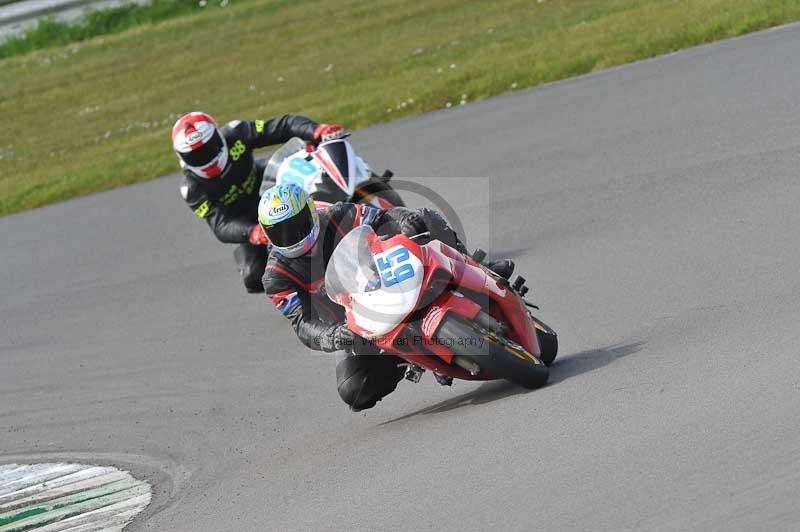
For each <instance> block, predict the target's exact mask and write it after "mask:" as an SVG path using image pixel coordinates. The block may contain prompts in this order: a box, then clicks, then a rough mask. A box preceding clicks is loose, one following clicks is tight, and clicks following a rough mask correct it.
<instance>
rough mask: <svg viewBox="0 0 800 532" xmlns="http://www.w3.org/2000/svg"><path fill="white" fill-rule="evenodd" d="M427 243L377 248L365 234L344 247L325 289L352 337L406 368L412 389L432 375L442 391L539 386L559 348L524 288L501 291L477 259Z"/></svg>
mask: <svg viewBox="0 0 800 532" xmlns="http://www.w3.org/2000/svg"><path fill="white" fill-rule="evenodd" d="M427 236H429V235H418V236H416V237H413V238H409V237H406V236H404V235H397V236H393V237H390V238H381V237H379V236H378V235H377V234H375V232H374V231H373V230H372V228H371V227H369V226H366V225H365V226H361V227H358V228H356V229H355V230H353V231H351V232H350V233H349V234H348V235H347V236H346V237H345V238H343V239H342V241H341V242H340V243H339V245H338V246H337V247H336V249H335V250H334V252H333V255H332V256H331V259H330V261H329V263H328V266H327V268H326V271H325V288H326V291H327V293H328V297H329V298H330V299H331V300H332V301H333V302H335V303H337V304H339V305H341V306H343V307H344V309H345V312H346V316H347V325H348V327H349V328H350V329H351V330H353V331H354V332H355V333H357V334H359V335H360V336H362V337H363V338H366V339H368V340H369V341H370V342H371V343H373V344H374V345H375V346H376V347H378V348H380V349H382V350H383V351H384V352H386V353H390V354H393V355H396V356H398V357H400V358H402V359H404V360H405V361H407V362H408V363H409V366H408V369H407V372H406V378H408V379H409V380H411V381H413V382H418V381H419V379H420V378H421V376H422V374H423V373H424V371H425V370H430V371H432V372H433V373H434V376H435V377H436V380H437V381H438V382H440V383H441V384H445V385H450V384H452V381H453V378H458V379H466V380H489V379H506V380H509V381H511V382H514V383H516V384H519V385H521V386H524V387H526V388H537V387H539V386H542V385H544V384H545V383H546V382H547V379H548V376H549V370H548V368H547V366H548V365H549V364H550V363H551V362H553V360H554V359H555V357H556V353H557V351H558V338H557V336H556V333H555V332H554V331H553V330H552V329H551V328H550V327H548V326H547V325H545V324H544V323H543V322H541V321H540V320H538V319H537V318H536V317H534V316H533V314H532V313H531V312H530V310H529V308H537V307H535V306H534V305H532V304H530V303H528V302H527V301H525V299H524V295H525V293H526V292H527V288H526V287H525V280H524V279H523V278H521V277H519V276H517V277H515V278H514V279H513V280H512V281H510V282H509V281H506V280H505V279H502V278H500V277H498V276H497V275H495V274H494V273H493V272H491V271H490V270H488V269H487V268H485V267H484V266H482V265H481V264H480V262H479V261H480V260H482V257H477V256H473V257H469V256H466V255H464V254H462V253H460V252H458V251H457V250H456V249H454V248H452V247H450V246H448V245H446V244H444V243H442V242H440V241H438V240H432V241H430V242H428V243H426V244H419V243H418V242H417V240H419V239H420V237H427ZM476 259H477V260H476Z"/></svg>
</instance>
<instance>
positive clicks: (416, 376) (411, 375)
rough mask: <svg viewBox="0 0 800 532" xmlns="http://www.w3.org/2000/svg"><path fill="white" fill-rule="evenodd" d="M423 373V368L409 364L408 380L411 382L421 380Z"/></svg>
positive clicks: (407, 369) (407, 370)
mask: <svg viewBox="0 0 800 532" xmlns="http://www.w3.org/2000/svg"><path fill="white" fill-rule="evenodd" d="M423 373H425V370H424V369H423V368H421V367H419V366H416V365H414V364H409V366H408V368H406V380H409V381H411V382H419V380H420V379H421V378H422V374H423Z"/></svg>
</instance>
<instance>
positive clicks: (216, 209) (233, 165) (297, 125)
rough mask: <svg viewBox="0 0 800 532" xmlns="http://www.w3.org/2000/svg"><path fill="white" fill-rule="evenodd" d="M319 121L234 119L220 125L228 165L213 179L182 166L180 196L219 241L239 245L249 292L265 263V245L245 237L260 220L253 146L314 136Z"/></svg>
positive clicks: (257, 282)
mask: <svg viewBox="0 0 800 532" xmlns="http://www.w3.org/2000/svg"><path fill="white" fill-rule="evenodd" d="M316 126H317V123H316V122H314V121H313V120H311V119H309V118H306V117H304V116H297V115H285V116H282V117H280V118H274V119H272V120H253V121H243V120H234V121H232V122H228V123H226V124H225V125H224V126H222V127H221V128H220V131H221V133H222V136H223V137H224V138H225V142H226V144H227V146H228V167H227V168H226V169H225V170H224V171H223V172H222V174H221V175H220V176H219V177H217V178H214V179H206V178H204V177H201V176H198V175H196V174H194V173H193V172H192V171H191V170H189V169H188V168H184V169H183V176H182V178H181V185H180V190H181V196H183V199H184V200H185V201H186V203H187V204H188V205H189V208H190V209H192V211H193V212H194V214H195V215H196V216H197V217H198V218H200V219H203V220H205V221H206V222H207V223H208V226H209V227H210V228H211V230H212V231H213V232H214V235H215V236H216V237H217V239H218V240H219V241H220V242H225V243H233V244H239V246H238V247H237V248H236V250H235V251H234V256H235V257H236V261H237V263H238V264H239V270H240V272H241V274H242V276H243V278H244V284H245V287H246V288H247V290H248V291H250V292H261V291H262V290H263V288H262V286H261V276H262V275H263V272H264V266H265V264H266V262H267V251H266V249H265V248H264V247H263V246H254V245H252V244H250V242H249V241H248V236H249V234H250V230H251V229H252V228H253V225H255V224H256V223H257V221H258V201H259V194H258V191H259V188H260V186H261V178H262V174H263V172H264V167H263V165H262V164H258V163H256V161H255V158H254V157H253V150H254V149H255V148H263V147H264V146H270V145H272V144H280V143H283V142H286V141H288V140H289V139H291V138H292V137H300V138H302V139H304V140H312V139H313V137H314V128H315V127H316Z"/></svg>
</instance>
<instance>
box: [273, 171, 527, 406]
mask: <svg viewBox="0 0 800 532" xmlns="http://www.w3.org/2000/svg"><path fill="white" fill-rule="evenodd" d="M258 221H259V223H260V224H261V227H262V228H263V230H264V232H265V233H266V235H267V237H268V238H269V240H270V242H271V243H272V246H273V248H272V253H271V255H270V258H269V261H268V262H267V266H266V270H265V271H264V278H263V285H264V290H265V292H266V294H267V297H269V298H271V300H272V303H273V305H275V307H276V308H277V309H278V310H279V311H280V312H281V313H282V314H283V315H284V316H285V317H287V318H288V319H289V321H290V322H291V324H292V327H293V328H294V331H295V333H296V334H297V336H298V338H299V339H300V341H301V342H302V343H303V344H305V345H306V346H307V347H309V348H311V349H314V350H318V351H327V352H334V351H337V352H338V353H337V354H336V382H337V389H338V392H339V395H340V397H341V398H342V400H343V401H344V402H345V403H347V404H348V405H350V408H351V409H352V410H354V411H359V410H363V409H365V408H371V407H373V406H375V404H376V402H377V401H380V400H381V399H382V398H383V397H385V396H386V395H387V394H389V393H391V392H392V391H394V389H395V388H396V387H397V383H398V382H399V381H400V379H401V378H402V377H403V374H404V368H402V367H400V366H398V364H399V363H400V362H401V359H399V358H397V357H395V356H392V355H381V356H366V355H370V354H372V355H377V354H378V353H377V351H376V349H375V348H374V346H372V345H371V344H369V343H368V342H362V341H359V339H358V338H359V337H357V336H356V334H355V333H354V332H352V331H351V330H350V329H348V328H347V326H346V325H344V324H343V323H344V321H345V319H344V312H343V309H342V308H341V307H339V306H338V305H335V304H334V303H332V302H331V301H330V300H329V299H328V298H327V296H326V295H325V287H324V278H325V268H326V267H327V265H328V261H329V260H330V257H331V255H332V254H333V250H334V248H335V247H336V246H337V245H338V244H339V242H341V240H342V238H344V236H345V235H347V233H349V232H350V231H352V230H353V229H355V228H356V227H358V226H360V225H370V226H371V227H372V228H373V229H374V230H375V232H376V233H377V234H378V235H394V234H398V233H403V234H405V235H407V236H414V235H420V234H422V233H426V232H430V236H429V238H430V239H435V240H441V241H442V242H444V243H446V244H448V245H450V246H452V247H454V248H456V249H458V250H459V251H460V252H462V253H467V250H466V248H465V246H464V244H463V243H462V242H461V241H460V240H459V239H458V236H457V235H456V233H455V231H453V229H452V228H450V226H449V225H448V224H447V222H446V221H445V220H444V218H442V216H441V215H440V214H439V213H438V212H436V211H433V210H430V209H408V208H405V207H394V208H391V209H378V208H376V207H372V206H370V205H363V204H354V203H336V204H334V205H332V206H330V207H328V208H325V209H320V210H317V209H316V208H315V206H314V200H313V199H311V198H310V197H309V196H308V195H307V194H306V193H305V191H304V190H303V189H302V188H300V187H299V186H297V185H294V184H280V185H276V186H273V187H272V188H270V189H269V190H267V191H266V192H264V194H263V195H262V197H261V201H260V203H259V206H258ZM485 265H486V266H487V267H488V268H490V269H492V270H493V271H494V272H495V273H497V274H498V275H500V276H502V277H505V278H506V279H508V278H509V277H510V276H511V273H512V271H513V269H514V263H513V262H512V261H510V260H507V259H506V260H497V261H493V262H488V263H485Z"/></svg>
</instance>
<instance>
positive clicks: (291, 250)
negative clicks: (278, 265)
mask: <svg viewBox="0 0 800 532" xmlns="http://www.w3.org/2000/svg"><path fill="white" fill-rule="evenodd" d="M258 223H259V224H260V225H261V228H262V229H264V233H265V234H266V235H267V238H269V241H270V242H271V243H272V249H273V251H275V252H277V253H280V254H281V255H283V256H285V257H289V258H295V257H300V256H302V255H305V254H306V253H308V252H309V250H311V248H312V247H314V243H315V242H316V241H317V237H318V236H319V215H318V214H317V209H316V208H315V207H314V200H313V199H311V196H309V195H308V194H306V191H305V190H303V189H302V188H301V187H299V186H297V185H295V184H294V183H285V184H280V185H275V186H274V187H272V188H270V189H268V190H267V191H265V192H264V194H262V195H261V201H259V203H258Z"/></svg>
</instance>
